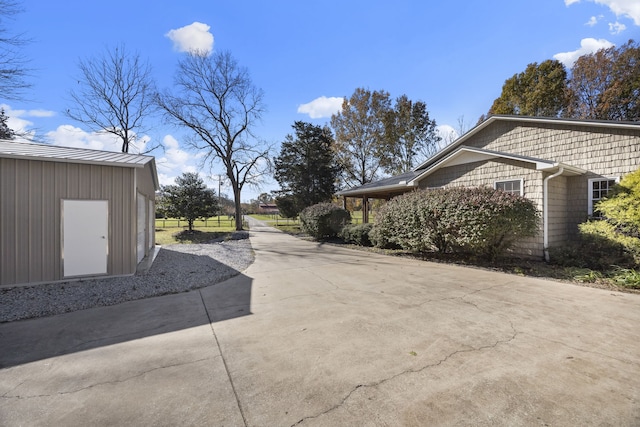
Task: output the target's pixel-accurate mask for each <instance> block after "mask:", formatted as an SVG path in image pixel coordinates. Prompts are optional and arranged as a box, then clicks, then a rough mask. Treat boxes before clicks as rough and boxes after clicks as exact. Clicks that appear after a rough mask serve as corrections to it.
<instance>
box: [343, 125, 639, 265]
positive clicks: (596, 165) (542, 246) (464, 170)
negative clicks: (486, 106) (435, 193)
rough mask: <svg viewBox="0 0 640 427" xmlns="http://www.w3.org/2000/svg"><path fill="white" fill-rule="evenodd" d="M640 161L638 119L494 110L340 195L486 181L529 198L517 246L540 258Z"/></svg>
mask: <svg viewBox="0 0 640 427" xmlns="http://www.w3.org/2000/svg"><path fill="white" fill-rule="evenodd" d="M638 168H640V123H632V122H617V121H593V120H571V119H557V118H540V117H525V116H499V115H496V116H491V117H489V118H488V119H487V120H486V121H484V122H482V123H480V124H479V125H477V126H476V127H475V128H473V129H471V130H470V131H469V132H467V133H466V134H464V135H463V136H461V137H460V138H458V139H457V140H456V141H454V142H453V143H452V144H450V145H449V146H447V147H445V148H444V149H442V150H441V151H439V152H438V153H436V154H435V155H434V156H432V157H431V158H429V159H428V160H426V161H425V162H423V163H422V164H420V165H419V166H418V167H416V168H415V169H414V170H412V171H409V172H407V173H404V174H402V175H398V176H395V177H391V178H386V179H383V180H381V181H377V182H373V183H370V184H366V185H363V186H360V187H355V188H351V189H348V190H345V191H342V192H340V193H338V194H339V195H340V196H342V197H345V198H348V197H358V198H363V200H364V201H365V205H368V203H366V201H367V200H368V199H387V200H388V199H390V198H392V197H394V196H397V195H399V194H403V193H406V192H408V191H412V190H415V189H428V188H437V187H451V186H466V187H478V186H490V187H493V188H497V189H501V190H504V191H509V192H513V193H516V194H519V195H521V196H524V197H526V198H528V199H531V200H532V201H533V202H534V203H535V204H536V206H537V207H538V209H539V211H540V212H541V213H542V219H543V220H542V224H541V226H540V231H539V233H538V235H537V236H536V237H534V238H531V239H527V240H526V241H523V242H520V243H519V244H518V246H517V248H516V249H515V250H514V253H515V254H517V255H523V256H533V257H542V256H545V255H547V253H546V249H548V248H549V247H552V246H556V245H560V244H562V243H565V242H567V241H569V240H571V238H572V237H575V236H576V235H577V232H578V224H580V223H581V222H584V221H585V220H587V219H588V218H589V217H597V216H598V212H597V211H596V210H594V204H595V203H596V202H597V201H598V200H600V199H601V198H602V197H604V196H605V195H606V194H607V193H608V191H609V189H610V188H611V186H612V185H613V184H614V183H615V182H617V181H619V180H620V178H621V177H622V176H623V175H625V174H627V173H629V172H632V171H634V170H636V169H638Z"/></svg>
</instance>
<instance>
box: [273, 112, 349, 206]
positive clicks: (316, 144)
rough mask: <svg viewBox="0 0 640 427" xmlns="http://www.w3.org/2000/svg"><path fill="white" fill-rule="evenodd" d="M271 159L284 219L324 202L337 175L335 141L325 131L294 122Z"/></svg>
mask: <svg viewBox="0 0 640 427" xmlns="http://www.w3.org/2000/svg"><path fill="white" fill-rule="evenodd" d="M292 127H293V129H294V135H291V134H289V135H287V136H286V138H285V140H284V142H283V143H282V147H281V149H280V155H279V156H278V157H276V158H275V159H274V167H275V179H276V181H278V183H279V184H280V187H281V188H282V190H281V191H280V193H279V196H278V197H277V198H276V203H277V204H278V207H279V208H280V209H281V212H282V213H283V215H284V216H287V217H295V216H297V214H298V213H299V212H300V211H302V209H304V208H306V207H307V206H311V205H315V204H316V203H321V202H327V201H330V200H331V197H332V196H333V194H334V193H335V192H336V184H337V181H338V176H339V174H340V167H339V166H338V163H337V158H336V153H335V141H334V139H333V135H332V133H331V130H330V129H329V128H328V127H320V126H317V125H313V124H311V123H306V122H302V121H297V122H295V123H294V124H293V126H292Z"/></svg>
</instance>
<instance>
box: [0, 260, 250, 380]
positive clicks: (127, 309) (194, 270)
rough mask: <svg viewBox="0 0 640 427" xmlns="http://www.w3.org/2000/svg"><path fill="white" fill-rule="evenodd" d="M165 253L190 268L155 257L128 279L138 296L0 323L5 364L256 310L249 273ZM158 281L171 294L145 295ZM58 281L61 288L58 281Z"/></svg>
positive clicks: (96, 283) (95, 283)
mask: <svg viewBox="0 0 640 427" xmlns="http://www.w3.org/2000/svg"><path fill="white" fill-rule="evenodd" d="M163 251H165V250H164V249H163ZM163 255H164V257H165V258H171V259H172V260H173V261H175V262H176V264H182V265H189V266H190V267H189V268H188V269H182V270H180V269H178V270H172V269H171V268H170V265H167V264H162V263H158V261H156V263H155V264H154V267H153V268H151V269H150V270H149V272H148V273H147V274H144V275H136V276H132V277H130V278H126V279H129V280H125V281H124V282H123V286H124V287H133V288H135V291H133V293H134V294H135V293H136V292H138V298H136V299H134V300H130V301H126V302H122V303H116V305H109V306H97V307H93V308H88V309H80V310H78V311H73V312H69V313H64V314H57V315H52V316H49V317H40V318H35V319H27V320H19V321H14V322H9V323H2V324H0V343H2V345H1V347H0V368H8V367H11V366H17V365H22V364H26V363H29V362H33V361H37V360H42V359H47V358H50V357H55V356H60V355H65V354H70V353H75V352H81V351H86V350H91V349H95V348H99V347H103V346H109V345H114V344H118V343H122V342H126V341H131V340H137V339H142V338H145V337H149V336H153V335H160V334H167V333H171V332H176V331H180V330H184V329H188V328H193V327H197V326H202V325H205V324H209V323H211V322H220V321H223V320H229V319H234V318H237V317H241V316H247V315H250V314H251V310H250V306H251V287H252V279H251V278H250V277H247V276H245V275H243V274H241V273H240V272H239V271H237V270H233V269H231V268H230V267H229V266H227V265H225V264H223V263H221V262H219V261H216V260H214V259H212V258H211V257H209V256H202V255H194V254H187V253H182V252H175V251H174V252H173V253H167V252H165V253H164V254H163V253H161V254H160V255H159V258H160V257H162V256H163ZM186 258H189V259H188V260H187V259H186ZM183 261H188V262H183ZM156 266H157V268H156ZM214 273H215V274H216V278H217V279H220V280H223V281H221V282H219V283H215V282H206V281H205V282H201V283H199V282H198V281H199V280H207V279H206V278H207V277H209V276H211V275H213V274H214ZM167 275H168V276H169V277H167ZM194 275H195V277H194ZM122 279H125V278H119V279H102V280H90V281H84V282H76V283H75V284H73V283H70V284H68V285H67V284H65V287H64V289H63V292H73V291H74V290H73V289H69V288H68V287H73V286H80V287H78V288H75V290H76V291H77V292H81V291H87V289H89V291H88V292H90V287H91V286H100V285H103V286H104V285H107V284H106V283H105V282H106V281H109V280H120V281H121V282H122ZM159 280H162V281H163V282H165V281H168V283H169V284H168V285H165V286H164V287H163V288H162V289H163V291H162V292H163V293H167V292H169V293H170V294H168V295H160V296H152V297H149V295H148V294H147V295H146V297H145V296H144V295H145V293H147V292H151V291H153V289H154V287H156V285H157V284H158V281H159ZM187 280H188V281H189V283H193V284H194V285H193V287H192V288H191V289H190V290H189V287H187V288H186V289H187V292H184V290H185V288H182V290H180V289H181V288H180V286H179V285H180V284H184V283H181V282H180V281H183V282H184V281H187ZM172 283H173V285H174V286H173V287H172V285H171V284H172ZM112 284H113V283H111V285H112ZM57 285H58V289H59V284H57ZM40 286H45V287H46V286H48V285H40ZM82 286H84V287H85V289H83V288H82ZM51 289H54V288H51ZM122 291H124V290H122ZM128 291H131V289H128ZM46 293H47V290H46V289H44V291H43V292H42V295H43V297H46ZM129 295H130V294H129ZM151 295H153V294H151Z"/></svg>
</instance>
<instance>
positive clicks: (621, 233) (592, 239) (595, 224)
mask: <svg viewBox="0 0 640 427" xmlns="http://www.w3.org/2000/svg"><path fill="white" fill-rule="evenodd" d="M595 209H596V210H597V211H598V212H600V213H601V214H602V216H603V218H602V219H595V220H590V221H587V222H584V223H582V224H580V225H579V226H578V228H579V235H578V239H577V241H575V242H571V243H568V244H566V245H563V246H561V247H557V248H551V252H550V255H551V262H553V263H554V264H558V265H563V266H566V267H582V268H590V269H594V270H600V271H607V270H611V269H612V268H638V266H640V169H639V170H637V171H635V172H632V173H629V174H627V175H625V176H624V177H623V178H622V180H620V183H618V184H616V185H615V186H613V188H612V189H611V192H610V193H609V194H608V195H607V197H606V198H604V199H603V200H601V201H600V202H598V204H596V206H595Z"/></svg>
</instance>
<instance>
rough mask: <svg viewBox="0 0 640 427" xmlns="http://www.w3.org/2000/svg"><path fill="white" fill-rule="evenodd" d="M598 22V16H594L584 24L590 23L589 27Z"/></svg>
mask: <svg viewBox="0 0 640 427" xmlns="http://www.w3.org/2000/svg"><path fill="white" fill-rule="evenodd" d="M597 23H598V18H596V17H595V16H592V17H591V18H590V19H589V20H588V21H587V22H585V24H584V25H588V26H589V27H594V26H595V25H596V24H597Z"/></svg>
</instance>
